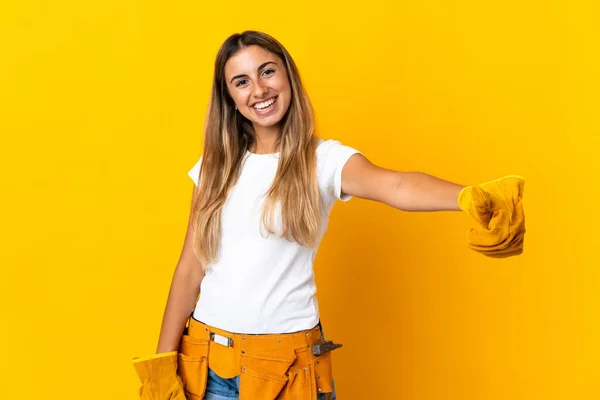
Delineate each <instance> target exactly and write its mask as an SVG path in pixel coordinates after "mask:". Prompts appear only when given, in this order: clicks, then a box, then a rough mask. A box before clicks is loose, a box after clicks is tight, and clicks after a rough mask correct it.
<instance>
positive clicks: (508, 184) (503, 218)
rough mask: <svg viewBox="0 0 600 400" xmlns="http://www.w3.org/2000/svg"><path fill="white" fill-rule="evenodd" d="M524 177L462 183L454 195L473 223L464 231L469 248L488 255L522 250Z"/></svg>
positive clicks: (501, 254) (523, 235) (498, 256)
mask: <svg viewBox="0 0 600 400" xmlns="http://www.w3.org/2000/svg"><path fill="white" fill-rule="evenodd" d="M524 185H525V180H524V179H523V178H522V177H520V176H516V175H509V176H505V177H503V178H500V179H497V180H494V181H491V182H486V183H483V184H481V185H475V186H466V187H464V188H463V189H462V190H461V191H460V194H459V195H458V205H459V207H460V209H461V210H463V211H464V212H466V213H467V214H468V215H469V216H470V217H471V218H473V219H474V220H475V222H476V223H477V226H475V227H473V228H471V229H470V230H469V231H468V232H467V245H468V246H469V248H470V249H472V250H474V251H477V252H478V253H481V254H483V255H485V256H488V257H494V258H506V257H511V256H516V255H519V254H522V253H523V240H524V238H525V212H524V210H523V204H522V199H523V187H524Z"/></svg>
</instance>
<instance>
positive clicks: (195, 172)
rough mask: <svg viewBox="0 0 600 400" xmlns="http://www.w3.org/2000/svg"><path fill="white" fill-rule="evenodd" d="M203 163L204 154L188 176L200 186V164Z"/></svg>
mask: <svg viewBox="0 0 600 400" xmlns="http://www.w3.org/2000/svg"><path fill="white" fill-rule="evenodd" d="M201 164H202V156H200V159H198V161H197V162H196V165H194V166H193V167H192V169H190V170H189V172H188V176H189V177H190V178H192V180H193V181H194V185H196V186H198V178H199V177H200V165H201Z"/></svg>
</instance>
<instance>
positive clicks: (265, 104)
mask: <svg viewBox="0 0 600 400" xmlns="http://www.w3.org/2000/svg"><path fill="white" fill-rule="evenodd" d="M277 97H278V96H275V97H272V98H270V99H268V100H265V101H262V102H260V103H256V104H254V105H253V106H252V108H253V109H254V111H255V112H256V113H257V114H259V115H264V114H267V113H269V112H270V111H272V110H274V109H275V105H274V104H275V103H276V102H277Z"/></svg>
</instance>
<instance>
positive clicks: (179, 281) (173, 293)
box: [156, 269, 202, 354]
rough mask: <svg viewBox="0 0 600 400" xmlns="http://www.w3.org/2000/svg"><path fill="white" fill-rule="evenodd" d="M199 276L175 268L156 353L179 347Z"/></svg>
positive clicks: (197, 290)
mask: <svg viewBox="0 0 600 400" xmlns="http://www.w3.org/2000/svg"><path fill="white" fill-rule="evenodd" d="M201 280H202V279H201V278H200V279H198V277H194V276H192V274H190V273H186V272H185V271H184V270H183V269H181V270H179V269H178V270H176V271H175V273H174V275H173V281H172V282H171V288H170V290H169V297H168V299H167V304H166V307H165V312H164V316H163V320H162V326H161V330H160V336H159V339H158V345H157V348H156V353H157V354H159V353H165V352H169V351H174V350H177V349H178V348H179V340H180V339H181V335H182V333H183V329H184V328H185V322H186V321H187V319H188V317H189V316H190V313H191V312H192V310H193V309H194V304H195V302H196V299H197V298H198V293H200V282H201Z"/></svg>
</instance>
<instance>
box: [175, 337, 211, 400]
mask: <svg viewBox="0 0 600 400" xmlns="http://www.w3.org/2000/svg"><path fill="white" fill-rule="evenodd" d="M177 375H179V377H180V378H181V381H182V383H183V387H184V390H185V395H186V397H187V398H188V399H189V400H201V399H202V398H203V397H204V391H205V390H206V380H207V378H208V340H204V339H198V338H195V337H192V336H189V335H187V334H185V333H184V334H183V335H182V336H181V340H180V342H179V350H178V352H177Z"/></svg>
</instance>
